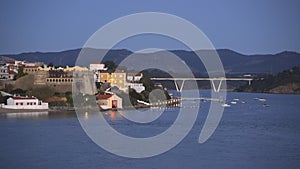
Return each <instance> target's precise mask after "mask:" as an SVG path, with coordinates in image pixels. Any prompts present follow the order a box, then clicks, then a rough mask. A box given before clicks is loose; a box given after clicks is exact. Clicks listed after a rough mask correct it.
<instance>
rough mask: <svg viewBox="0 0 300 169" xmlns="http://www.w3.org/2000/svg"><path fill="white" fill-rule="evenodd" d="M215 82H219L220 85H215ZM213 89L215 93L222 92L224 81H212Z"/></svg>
mask: <svg viewBox="0 0 300 169" xmlns="http://www.w3.org/2000/svg"><path fill="white" fill-rule="evenodd" d="M215 81H219V84H217V86H216V84H215ZM210 82H211V84H212V87H213V90H214V92H220V89H221V86H222V82H223V80H211V81H210Z"/></svg>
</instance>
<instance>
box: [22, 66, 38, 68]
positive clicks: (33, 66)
mask: <svg viewBox="0 0 300 169" xmlns="http://www.w3.org/2000/svg"><path fill="white" fill-rule="evenodd" d="M25 68H38V66H25Z"/></svg>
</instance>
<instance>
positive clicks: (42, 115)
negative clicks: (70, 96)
mask: <svg viewBox="0 0 300 169" xmlns="http://www.w3.org/2000/svg"><path fill="white" fill-rule="evenodd" d="M76 117H77V116H76V113H75V112H74V111H66V112H59V111H57V112H49V111H43V112H21V113H20V112H19V113H0V119H1V118H2V119H5V118H6V119H27V118H28V119H51V118H76Z"/></svg>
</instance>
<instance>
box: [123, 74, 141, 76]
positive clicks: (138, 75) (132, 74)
mask: <svg viewBox="0 0 300 169" xmlns="http://www.w3.org/2000/svg"><path fill="white" fill-rule="evenodd" d="M127 76H143V74H142V73H127Z"/></svg>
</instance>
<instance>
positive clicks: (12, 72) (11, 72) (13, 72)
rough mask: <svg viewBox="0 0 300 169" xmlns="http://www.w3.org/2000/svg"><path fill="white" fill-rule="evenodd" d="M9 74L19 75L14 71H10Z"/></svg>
mask: <svg viewBox="0 0 300 169" xmlns="http://www.w3.org/2000/svg"><path fill="white" fill-rule="evenodd" d="M8 74H13V75H16V74H18V73H17V72H15V71H12V70H10V71H9V72H8Z"/></svg>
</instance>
